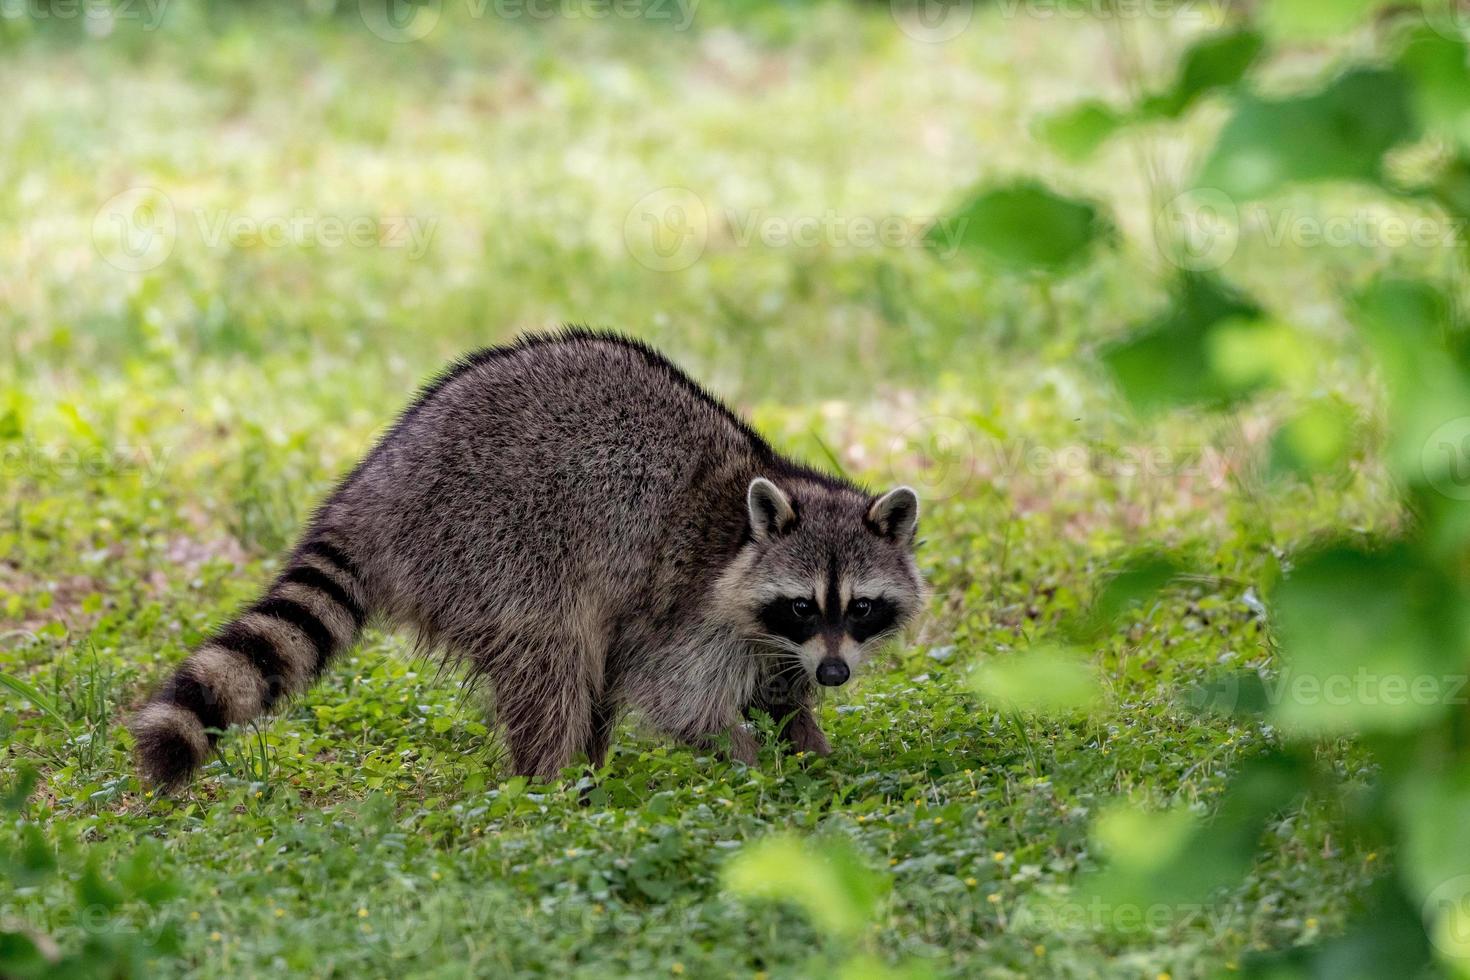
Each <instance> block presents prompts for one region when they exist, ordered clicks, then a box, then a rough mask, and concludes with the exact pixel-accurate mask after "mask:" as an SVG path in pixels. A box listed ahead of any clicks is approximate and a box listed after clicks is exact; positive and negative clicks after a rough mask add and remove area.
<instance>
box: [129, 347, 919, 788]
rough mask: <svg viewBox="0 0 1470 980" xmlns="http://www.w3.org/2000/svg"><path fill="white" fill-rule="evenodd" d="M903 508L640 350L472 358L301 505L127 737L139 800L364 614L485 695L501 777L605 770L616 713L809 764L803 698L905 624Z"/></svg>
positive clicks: (310, 673) (905, 499)
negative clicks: (766, 726)
mask: <svg viewBox="0 0 1470 980" xmlns="http://www.w3.org/2000/svg"><path fill="white" fill-rule="evenodd" d="M918 517H919V501H918V497H917V495H916V494H915V492H914V491H913V490H912V489H910V488H908V487H898V488H897V489H893V490H890V491H888V492H887V493H884V494H882V495H874V494H870V493H868V492H865V491H864V490H861V489H859V488H858V487H857V486H855V485H853V484H852V483H849V482H848V481H846V480H843V479H838V478H836V477H834V476H831V475H828V474H826V473H822V472H819V471H817V470H815V469H812V468H809V467H807V466H803V465H801V464H800V463H797V462H794V461H792V460H790V459H787V458H786V457H784V456H782V455H780V454H778V453H777V452H775V450H773V449H772V448H771V446H770V445H769V444H767V442H766V441H765V440H764V439H762V438H761V436H760V435H759V434H757V433H756V431H755V430H754V429H752V428H751V427H750V426H749V425H748V424H746V423H745V422H744V421H742V420H741V419H740V418H739V417H738V416H737V415H735V414H734V413H733V412H731V411H730V410H729V409H728V408H726V407H725V406H724V405H723V404H722V403H721V402H720V401H718V400H717V399H716V398H715V397H714V396H712V395H711V394H709V393H708V392H707V391H706V390H705V389H704V388H702V387H701V386H700V385H699V384H697V383H696V382H695V381H693V380H692V379H690V378H689V377H688V376H687V375H685V374H684V373H683V372H681V371H680V370H679V369H678V368H676V367H675V366H674V365H673V364H672V363H670V362H669V361H668V360H666V359H665V358H664V357H663V356H661V355H660V354H658V353H657V352H656V351H654V350H653V349H652V348H651V347H648V346H646V345H644V344H642V343H640V342H637V341H633V340H629V339H625V338H623V337H620V336H617V335H615V334H609V333H600V332H593V331H588V330H585V329H582V328H567V329H566V330H564V331H561V332H557V333H551V334H541V335H530V336H524V337H522V338H520V339H519V340H517V341H516V342H514V343H512V344H510V345H507V346H502V347H492V348H488V349H485V350H481V351H479V352H477V353H474V354H471V355H469V356H467V357H465V358H464V359H462V360H460V361H458V362H457V363H455V364H453V365H451V366H450V367H449V368H448V369H447V370H446V371H445V372H444V373H442V374H441V375H439V376H438V377H437V378H436V379H435V380H433V381H431V382H430V383H429V384H428V385H427V386H426V387H425V388H424V389H422V391H421V392H420V393H419V396H418V398H417V399H416V400H415V401H414V402H413V403H412V405H411V406H410V407H409V408H408V409H407V410H406V411H404V412H403V414H402V415H401V416H400V417H399V418H398V420H397V422H396V423H395V424H394V425H393V426H392V427H391V428H390V429H389V431H388V432H387V434H386V435H385V436H384V437H383V438H382V439H381V440H380V441H379V442H378V443H377V445H376V446H375V447H374V448H373V449H372V450H371V451H370V452H369V453H368V455H367V456H366V457H365V458H364V459H363V460H362V461H361V462H360V463H359V464H358V465H357V467H356V468H355V469H354V470H353V471H352V472H351V473H350V474H349V475H348V476H347V477H346V478H345V479H344V480H343V481H342V482H341V483H340V484H339V485H338V486H337V488H336V490H335V491H334V492H333V493H332V494H331V496H330V497H328V498H327V500H326V501H325V502H324V503H322V504H321V506H320V507H319V509H318V510H317V511H316V513H315V515H314V516H313V518H312V519H311V520H310V522H309V523H308V525H307V527H306V529H305V531H304V533H303V534H302V536H301V538H300V541H299V543H298V544H297V545H296V546H295V548H294V549H293V550H292V551H291V552H290V554H289V555H288V556H287V558H286V559H285V562H284V566H283V567H284V569H285V571H283V572H282V573H281V574H280V576H279V577H278V578H276V580H275V581H274V582H273V583H272V584H271V585H270V586H269V588H267V589H266V591H265V593H264V595H263V596H262V597H261V598H260V599H259V600H258V601H256V602H255V603H254V604H252V605H250V606H249V607H248V608H246V609H245V610H244V611H243V612H242V613H240V614H239V616H238V617H237V618H235V619H234V620H233V621H232V622H230V623H229V624H227V625H225V626H224V627H223V628H221V629H219V630H218V631H217V632H215V633H214V634H213V635H212V636H211V637H210V638H209V639H208V640H207V641H206V642H205V643H204V644H203V645H201V646H200V647H199V648H198V649H196V650H195V651H194V652H193V653H191V654H190V655H189V657H188V658H187V659H186V660H185V661H184V662H183V664H182V665H181V666H180V667H179V668H178V670H177V671H176V672H175V673H174V674H173V675H172V677H170V678H169V679H168V680H167V681H166V682H165V683H164V684H163V685H162V686H161V687H160V688H159V689H158V690H157V691H156V692H155V693H154V695H153V696H152V697H151V699H150V700H149V701H148V702H147V703H146V704H145V705H144V706H143V707H142V708H141V709H140V710H139V711H138V713H137V714H136V716H135V717H134V718H133V720H132V723H131V728H132V732H133V735H134V737H135V742H136V746H137V754H138V762H139V768H140V770H141V773H142V774H143V776H144V777H145V778H146V779H147V780H148V781H149V782H151V783H152V784H154V785H158V786H161V787H164V788H171V787H176V786H178V785H180V784H181V783H183V782H185V781H186V780H187V779H188V778H189V776H190V775H191V774H192V773H193V772H194V770H195V769H196V768H197V767H198V766H199V765H200V764H201V763H202V762H203V761H204V760H205V758H206V756H207V755H208V753H209V752H210V750H211V748H212V747H213V746H214V744H215V742H216V739H217V738H218V736H219V734H220V733H221V732H222V731H223V730H225V729H227V728H229V727H230V726H231V725H239V724H241V723H244V722H248V721H250V720H251V719H253V718H256V717H258V716H260V715H262V714H265V713H267V712H270V711H271V710H272V709H274V708H276V707H278V706H279V705H280V704H281V702H282V699H283V698H285V697H287V696H289V695H293V694H298V693H300V692H301V691H303V690H304V689H305V688H306V687H307V686H309V685H310V684H311V683H312V682H313V681H315V680H316V679H317V678H319V677H320V676H321V675H322V673H323V672H324V671H325V670H326V669H327V667H328V666H329V665H330V664H331V662H332V659H333V657H335V656H336V655H338V654H339V653H341V651H343V650H344V649H346V648H348V647H349V646H351V645H352V644H353V642H354V641H355V640H356V638H357V637H358V635H359V634H360V632H361V631H362V629H363V627H364V625H365V624H366V623H368V621H369V620H370V619H375V620H376V621H381V622H382V623H383V624H385V625H397V626H402V627H406V628H408V629H409V630H411V631H413V633H414V634H415V635H416V636H417V639H418V640H419V642H420V643H421V644H422V645H423V646H424V648H426V649H431V650H434V651H437V652H440V653H441V654H442V655H443V656H444V657H445V659H446V660H447V661H450V662H458V663H462V664H463V665H465V666H466V667H467V671H468V677H469V678H470V679H471V680H474V681H483V682H484V686H485V687H487V688H488V689H489V693H490V696H491V701H492V703H493V705H494V716H495V721H496V724H497V726H498V728H499V730H500V734H501V737H502V739H503V741H504V744H505V746H506V748H507V749H508V751H509V756H510V761H511V764H512V766H513V768H514V770H515V772H516V773H518V774H521V775H525V776H528V777H533V778H540V779H548V778H552V777H555V776H557V775H558V774H559V773H560V772H561V770H562V769H563V768H565V767H566V766H568V765H569V764H571V763H572V762H573V761H574V759H575V758H576V757H577V755H578V753H582V754H585V756H586V758H587V760H588V762H589V763H590V764H591V765H592V766H594V767H601V766H602V765H603V763H604V760H605V757H606V754H607V751H608V747H609V743H610V739H611V736H612V732H613V729H614V727H615V725H616V724H617V722H618V720H619V718H620V717H621V716H622V715H623V714H624V713H625V712H628V711H632V712H634V713H635V714H637V715H641V716H642V717H643V718H644V719H646V720H647V721H648V722H651V723H652V725H653V726H654V727H655V728H656V729H657V730H659V731H661V732H663V733H665V734H667V735H668V736H671V737H673V738H676V739H679V740H682V741H683V742H685V743H688V744H691V745H694V746H699V747H702V748H709V747H724V748H725V749H726V750H727V751H728V752H729V754H730V755H731V756H732V757H733V758H735V759H738V760H740V761H743V762H745V763H747V764H753V763H754V762H755V758H756V749H757V744H756V741H755V738H754V736H753V735H752V734H751V733H750V731H749V729H748V728H747V726H746V724H745V721H746V720H747V719H749V718H750V717H751V715H752V713H753V712H755V711H757V710H759V711H763V712H765V713H766V714H768V715H769V716H770V717H771V718H773V719H776V720H777V722H778V723H779V730H778V731H779V734H780V736H781V737H782V738H783V739H784V741H786V742H787V743H789V744H790V746H792V747H793V748H794V749H796V750H800V751H806V752H813V753H817V754H826V753H827V752H829V751H830V749H829V746H828V743H827V740H826V738H825V736H824V735H823V733H822V731H821V729H820V728H819V727H818V724H817V721H816V719H815V717H814V716H813V712H812V705H813V696H814V694H815V693H816V689H817V687H819V686H828V687H836V686H839V685H842V684H844V683H846V682H847V680H848V678H849V677H850V676H851V675H852V673H853V671H854V669H855V668H856V667H857V666H858V665H859V664H860V663H861V662H862V661H863V660H864V659H865V658H866V657H867V656H868V655H869V654H870V653H871V652H872V651H873V649H874V648H875V647H876V646H877V645H878V644H880V643H881V642H882V641H884V640H885V639H888V638H889V637H891V636H893V635H895V633H897V632H898V631H899V630H900V629H901V628H902V627H903V626H904V625H905V623H907V622H908V621H909V620H911V619H912V618H913V616H914V615H915V613H916V611H917V610H918V609H919V608H920V606H921V604H922V602H923V601H924V596H925V586H924V583H923V580H922V578H921V576H920V573H919V570H918V567H917V565H916V563H915V560H914V544H915V530H916V527H917V524H918Z"/></svg>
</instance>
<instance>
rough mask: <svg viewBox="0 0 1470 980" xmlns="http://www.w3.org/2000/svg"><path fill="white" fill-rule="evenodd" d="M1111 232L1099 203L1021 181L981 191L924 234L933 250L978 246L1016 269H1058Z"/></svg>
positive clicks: (978, 250) (979, 250) (982, 252)
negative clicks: (1075, 198) (1076, 199)
mask: <svg viewBox="0 0 1470 980" xmlns="http://www.w3.org/2000/svg"><path fill="white" fill-rule="evenodd" d="M1108 234H1109V226H1108V225H1107V222H1106V221H1105V219H1104V218H1103V217H1102V215H1101V214H1100V213H1099V211H1098V210H1097V208H1096V207H1094V206H1093V205H1091V204H1088V203H1086V202H1083V201H1074V200H1071V199H1069V198H1065V197H1061V196H1059V195H1057V194H1055V193H1053V192H1052V191H1050V190H1048V189H1047V188H1045V187H1043V186H1041V185H1040V184H1036V183H1030V182H1023V183H1018V184H1013V185H1010V186H1008V187H999V188H994V189H991V190H987V191H983V192H981V193H980V194H978V195H977V196H976V197H974V198H973V199H972V200H971V201H970V202H969V203H968V204H966V205H964V206H963V207H962V208H960V209H959V211H957V212H956V213H955V214H954V215H953V216H952V217H950V218H948V219H946V220H945V221H942V222H939V223H938V224H936V225H935V226H934V227H933V228H931V229H930V230H929V232H928V234H926V235H925V239H924V241H925V244H926V245H927V246H928V247H929V248H930V249H934V250H940V249H948V248H955V247H958V248H961V249H966V250H970V251H974V252H976V253H978V254H979V255H981V256H982V257H983V258H985V259H987V260H989V261H992V262H995V263H996V264H998V265H1002V266H1005V267H1007V268H1011V269H1017V270H1031V271H1048V272H1056V271H1058V270H1061V269H1063V268H1065V267H1066V266H1069V265H1071V264H1073V263H1075V262H1077V261H1078V260H1079V259H1080V258H1081V257H1082V255H1083V254H1084V253H1085V252H1086V251H1087V250H1088V249H1089V248H1090V247H1091V246H1092V244H1093V243H1094V242H1096V241H1097V240H1099V239H1100V238H1103V237H1106V236H1107V235H1108Z"/></svg>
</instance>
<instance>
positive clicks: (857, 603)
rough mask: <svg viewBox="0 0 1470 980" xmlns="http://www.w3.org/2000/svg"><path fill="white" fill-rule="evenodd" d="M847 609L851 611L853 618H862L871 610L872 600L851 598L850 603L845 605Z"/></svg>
mask: <svg viewBox="0 0 1470 980" xmlns="http://www.w3.org/2000/svg"><path fill="white" fill-rule="evenodd" d="M847 611H848V612H849V613H851V614H852V615H853V617H854V618H855V619H862V618H864V617H865V616H867V615H868V614H869V613H871V612H872V611H873V600H872V599H854V600H852V604H851V605H850V606H848V607H847Z"/></svg>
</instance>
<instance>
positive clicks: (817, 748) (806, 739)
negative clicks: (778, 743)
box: [786, 711, 832, 755]
mask: <svg viewBox="0 0 1470 980" xmlns="http://www.w3.org/2000/svg"><path fill="white" fill-rule="evenodd" d="M786 737H787V738H788V739H790V741H791V748H792V751H794V752H810V753H811V754H812V755H831V754H832V746H830V745H828V744H827V736H826V735H823V734H822V729H821V728H819V727H817V719H815V718H813V717H812V716H811V712H809V711H803V712H801V713H799V714H798V715H797V716H796V717H795V718H792V719H791V724H790V725H788V726H787V728H786Z"/></svg>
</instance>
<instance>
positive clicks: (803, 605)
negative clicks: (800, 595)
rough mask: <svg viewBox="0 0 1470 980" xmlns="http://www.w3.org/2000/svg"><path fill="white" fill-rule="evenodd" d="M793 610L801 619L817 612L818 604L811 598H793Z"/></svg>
mask: <svg viewBox="0 0 1470 980" xmlns="http://www.w3.org/2000/svg"><path fill="white" fill-rule="evenodd" d="M791 611H792V612H793V613H795V614H796V615H797V616H798V617H800V618H801V619H808V618H810V617H812V616H815V615H816V614H817V604H816V603H815V602H812V601H811V600H810V599H792V600H791Z"/></svg>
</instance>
